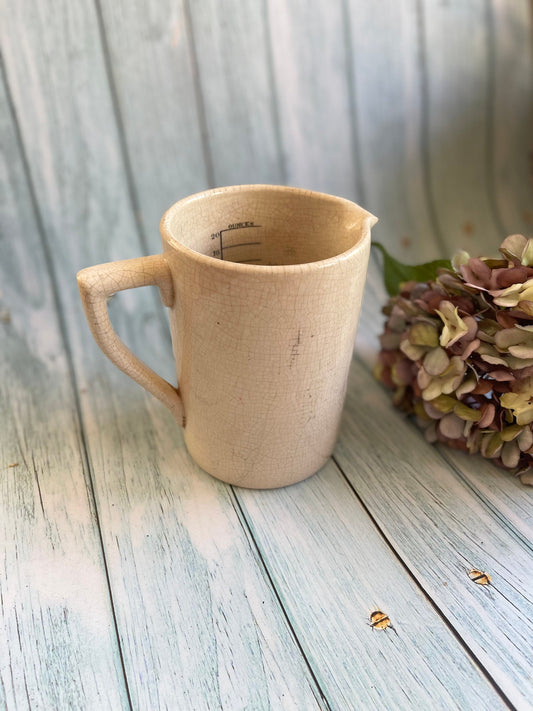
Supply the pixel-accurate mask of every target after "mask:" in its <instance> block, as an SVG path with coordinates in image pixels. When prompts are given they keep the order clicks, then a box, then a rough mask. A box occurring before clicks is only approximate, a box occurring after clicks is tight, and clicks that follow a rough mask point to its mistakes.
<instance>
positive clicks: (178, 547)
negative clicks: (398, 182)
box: [2, 2, 324, 711]
mask: <svg viewBox="0 0 533 711" xmlns="http://www.w3.org/2000/svg"><path fill="white" fill-rule="evenodd" d="M10 9H11V11H12V17H13V18H14V20H12V21H11V28H13V22H15V21H16V32H15V31H14V30H13V29H12V33H13V34H12V36H10V37H6V36H4V37H3V38H2V39H3V42H4V47H5V52H6V63H7V66H8V74H9V76H10V77H11V79H12V80H13V81H14V82H15V83H16V84H17V87H18V90H17V92H16V94H15V103H16V107H17V111H18V115H19V117H20V125H21V130H22V136H23V139H24V144H25V146H26V150H27V152H28V156H29V161H30V165H31V167H32V176H33V179H34V183H35V190H36V196H37V200H38V203H39V205H40V206H41V209H42V211H43V215H45V219H44V224H45V230H46V238H47V241H48V244H49V246H50V253H51V257H52V262H53V271H54V275H55V278H56V280H57V284H58V289H59V295H60V301H61V308H62V310H63V315H64V319H65V324H66V329H67V333H68V335H69V338H70V343H71V348H72V357H73V361H74V368H75V373H76V381H77V385H78V387H79V389H80V397H81V404H82V413H83V422H84V429H85V433H86V439H87V443H88V450H89V458H90V463H91V471H92V476H93V478H94V486H95V493H96V503H97V507H98V511H99V515H100V521H101V527H102V538H103V544H104V550H105V555H106V561H107V566H108V571H109V580H110V587H111V593H112V597H113V604H114V610H115V615H116V619H117V626H118V630H119V638H120V645H121V650H122V654H123V658H124V667H125V672H126V677H127V683H128V689H129V694H130V697H131V700H132V705H133V706H134V707H136V708H162V709H165V708H169V709H173V708H176V707H178V708H180V709H187V708H189V709H192V710H193V711H196V710H197V709H200V708H213V709H214V708H221V707H222V708H226V709H231V710H233V709H235V708H258V709H261V708H269V707H274V708H283V707H286V708H302V709H308V708H323V707H324V705H323V704H322V701H321V700H320V694H319V692H318V691H317V689H316V685H315V683H314V681H313V678H312V675H311V674H310V673H309V671H308V669H307V666H306V663H305V661H304V660H303V658H302V655H301V653H300V652H299V649H298V646H297V644H296V642H295V640H294V638H293V637H292V634H291V631H290V628H289V627H288V625H287V623H286V621H285V619H284V617H283V615H282V614H280V610H279V605H278V602H277V600H276V598H275V595H274V593H273V591H272V589H271V587H270V584H269V581H268V579H266V578H265V577H264V575H263V574H262V571H261V568H260V567H259V566H258V564H257V557H256V554H255V553H254V549H253V548H252V546H251V545H250V542H249V541H248V540H247V539H246V537H244V536H243V534H242V527H241V524H240V523H239V518H238V516H237V513H236V512H235V510H234V507H233V504H232V501H231V497H230V495H229V493H228V491H227V490H226V488H225V487H224V486H223V485H221V484H218V483H217V482H216V481H215V480H213V479H212V478H210V477H208V476H207V475H202V473H201V472H200V471H199V470H197V468H196V467H194V466H193V465H192V464H191V462H190V459H189V458H188V455H186V452H185V449H184V445H183V440H182V437H181V434H180V431H179V430H177V428H176V425H175V422H174V421H173V420H172V419H171V418H170V415H168V416H167V413H166V412H164V411H163V409H162V408H161V406H160V405H159V404H157V403H154V402H152V401H151V400H150V399H148V397H145V395H144V394H143V392H142V391H141V390H140V389H137V387H138V386H136V385H134V384H131V385H130V383H129V382H128V381H127V379H126V378H125V376H124V375H122V374H121V373H119V371H117V370H116V369H115V368H114V367H113V366H111V365H109V366H107V364H105V361H103V360H102V355H101V354H100V353H99V351H98V350H97V348H96V345H95V344H94V343H93V342H92V338H91V336H90V333H89V330H88V329H86V328H81V327H80V324H81V323H83V314H82V311H81V303H80V300H79V296H78V294H77V289H76V285H75V279H74V275H75V272H76V270H77V269H78V268H79V267H80V266H86V265H87V264H90V263H93V262H102V261H109V260H111V259H113V258H114V257H116V256H118V255H119V254H126V256H129V254H131V252H132V251H137V253H139V252H140V249H141V247H140V241H139V237H138V233H136V230H135V224H134V220H133V216H132V213H131V205H130V202H129V197H128V193H127V186H126V178H125V171H124V168H123V164H122V162H121V158H120V153H119V142H118V139H117V133H116V127H115V124H114V123H113V121H114V119H113V114H112V107H111V100H110V96H109V93H106V92H105V91H104V88H105V87H106V84H105V80H104V78H103V76H102V75H103V62H102V58H101V54H100V48H99V44H98V40H97V36H96V32H97V23H96V16H95V14H94V12H93V9H92V6H90V5H88V4H85V3H79V4H76V6H73V5H71V4H69V5H68V6H63V7H62V8H58V7H57V5H54V13H53V15H52V13H51V8H50V7H49V5H48V4H47V3H45V2H42V3H40V5H39V8H38V16H39V17H44V16H48V17H52V16H53V17H54V18H55V19H56V22H49V23H42V24H38V23H36V22H35V21H34V20H33V19H32V18H31V17H26V16H24V14H23V11H24V10H25V11H26V12H29V8H27V7H22V6H21V5H18V4H17V6H16V8H15V7H12V8H10ZM17 13H22V15H21V14H17ZM72 15H74V16H72ZM15 36H16V41H15V39H14V37H15ZM43 47H54V48H55V49H54V51H53V52H51V53H47V52H45V51H44V49H43ZM22 48H25V50H26V51H27V52H28V54H27V55H25V56H24V57H23V56H22V54H21V52H22ZM68 55H73V56H75V57H76V62H73V63H70V64H69V65H68V71H69V72H71V75H70V76H69V80H68V81H66V80H65V81H63V78H64V76H63V73H64V72H65V71H67V70H66V68H65V64H64V61H63V60H64V57H65V56H68ZM23 59H24V61H22V60H23ZM28 68H29V70H28ZM78 82H79V83H81V84H83V85H84V87H85V88H84V92H83V93H82V95H81V98H80V95H79V94H74V93H73V92H72V89H71V87H72V85H76V84H77V83H78ZM106 91H107V89H106ZM80 100H83V102H84V110H85V114H84V116H83V121H80V112H79V111H78V110H77V109H78V102H79V101H80ZM36 104H37V105H40V106H41V107H42V115H40V114H38V113H36V112H35V111H33V110H32V107H33V106H34V105H36ZM52 117H53V118H54V119H55V120H54V121H53V122H52ZM47 121H49V122H50V123H47ZM41 122H42V123H43V126H42V131H41V130H40V128H41V125H40V124H41ZM58 124H59V125H60V126H61V128H62V131H63V133H64V140H60V138H61V137H60V136H59V134H58V133H56V131H57V130H58V129H57V125H58ZM95 125H98V126H99V128H100V129H101V130H99V131H94V130H93V127H94V126H95ZM47 131H49V136H48V138H49V139H50V140H48V141H47V140H46V138H47V136H46V132H47ZM41 139H43V140H44V144H43V143H42V142H41ZM53 139H54V140H53ZM80 146H83V147H84V153H83V161H81V166H80V153H79V151H80ZM75 226H77V227H76V229H75V231H74V232H73V230H74V228H75ZM65 235H69V239H66V238H65ZM128 253H129V254H128ZM119 298H120V300H121V303H120V308H119V309H117V310H116V312H115V317H114V323H115V324H116V327H117V330H118V332H119V333H120V334H121V335H122V336H124V338H125V340H126V342H128V343H130V344H132V346H133V349H134V350H135V352H136V353H138V354H139V356H140V357H142V358H143V359H144V360H150V358H154V355H155V356H156V358H157V362H158V366H157V367H158V371H159V372H165V367H166V368H167V369H168V370H170V369H171V367H172V366H171V349H170V344H169V343H168V334H166V333H163V331H162V328H161V325H160V321H159V317H158V316H157V315H156V314H157V313H158V311H159V309H160V308H161V307H160V305H158V306H157V307H155V306H154V301H153V300H152V299H150V298H146V297H145V298H144V299H139V300H137V301H128V300H123V299H122V298H121V297H119ZM117 300H118V299H117ZM154 343H155V344H156V345H155V348H154V347H153V346H152V347H151V345H150V344H154ZM154 350H155V354H154ZM287 669H290V670H291V673H290V674H287Z"/></svg>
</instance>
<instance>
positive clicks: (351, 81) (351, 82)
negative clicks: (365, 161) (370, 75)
mask: <svg viewBox="0 0 533 711" xmlns="http://www.w3.org/2000/svg"><path fill="white" fill-rule="evenodd" d="M342 16H343V20H344V36H343V41H344V44H345V46H346V57H347V62H346V74H347V77H346V78H347V81H348V101H349V104H350V113H351V116H350V122H349V123H350V134H351V136H350V137H351V141H352V146H353V151H354V155H353V156H351V157H352V160H353V163H354V170H355V189H356V199H357V200H358V201H359V202H360V203H361V205H366V204H367V196H366V188H365V181H364V176H363V169H362V166H361V149H360V136H359V128H358V119H357V115H358V101H357V97H356V92H355V84H356V82H355V73H354V70H353V66H354V61H355V56H354V50H353V38H352V32H351V30H350V22H349V9H348V0H342Z"/></svg>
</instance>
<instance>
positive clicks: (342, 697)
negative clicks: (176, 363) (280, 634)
mask: <svg viewBox="0 0 533 711" xmlns="http://www.w3.org/2000/svg"><path fill="white" fill-rule="evenodd" d="M354 451H356V450H354V449H352V450H351V452H350V454H351V455H352V456H353V453H354ZM237 495H238V498H239V500H240V501H241V503H242V505H243V508H244V510H245V516H246V518H247V520H248V521H249V524H250V528H251V530H252V533H253V535H254V538H255V539H256V540H257V541H258V543H259V546H260V549H261V553H262V556H263V559H264V560H265V563H266V565H267V566H268V567H269V570H270V575H271V576H272V579H273V580H274V583H275V585H276V588H277V590H278V594H279V595H280V598H281V600H282V603H283V605H284V606H285V607H286V609H287V611H288V614H289V616H290V619H291V623H292V626H293V628H294V629H295V632H296V634H297V636H298V638H299V640H300V643H301V645H302V647H303V649H304V652H305V654H306V656H307V657H308V659H309V660H310V662H311V664H312V665H313V667H314V668H315V670H316V675H317V679H318V682H319V684H320V686H321V688H322V689H323V690H324V692H325V694H326V697H327V698H328V700H329V702H330V705H331V708H335V709H343V710H346V711H348V710H351V709H354V710H355V709H360V708H372V709H393V708H394V709H412V708H414V707H416V706H418V707H420V708H435V709H467V708H478V707H480V708H486V709H489V708H492V707H496V708H505V704H503V703H502V701H501V699H500V698H499V696H498V694H497V693H496V692H495V691H494V689H493V688H492V686H491V685H490V683H489V682H488V681H487V680H486V678H485V677H484V676H483V674H482V673H481V672H480V670H479V669H478V668H477V666H476V665H475V664H474V663H473V662H472V660H471V659H470V657H469V655H468V653H467V652H466V651H465V650H464V649H463V647H462V646H461V644H460V643H459V642H458V640H457V639H456V638H455V637H454V635H453V634H452V633H451V632H450V630H449V629H448V627H447V626H446V624H445V623H444V622H443V620H442V619H441V618H440V616H439V614H438V613H437V612H436V611H435V609H434V608H433V606H432V605H431V603H430V602H429V601H428V599H427V598H426V597H425V596H424V595H423V594H422V593H421V592H420V591H419V590H418V589H417V588H416V587H415V586H413V584H412V580H411V579H410V577H409V575H408V574H407V573H406V572H405V570H404V569H403V567H402V565H401V563H400V562H399V561H398V560H397V559H396V557H395V555H394V554H393V553H392V551H391V550H390V548H389V547H388V546H387V545H386V543H385V542H384V540H383V539H382V538H381V536H380V535H379V534H378V532H377V530H376V528H375V527H374V525H373V524H372V522H371V520H370V519H369V517H368V514H367V512H366V511H365V510H364V508H363V506H362V505H361V504H360V503H359V502H358V501H357V499H356V498H355V497H354V495H353V492H352V491H351V489H350V487H349V486H348V484H347V482H346V480H345V479H344V478H343V477H342V475H341V474H340V472H339V471H338V469H337V467H336V466H335V465H334V463H333V462H330V463H329V464H328V465H326V467H324V468H323V469H322V470H321V472H320V473H318V474H316V475H315V476H313V477H312V478H311V479H308V480H307V481H305V482H303V483H301V484H296V485H294V486H291V487H288V488H286V489H278V490H273V491H262V492H257V491H251V490H237ZM376 609H377V610H383V611H384V612H385V613H386V614H387V615H388V616H389V617H390V620H391V622H392V624H393V626H394V630H395V631H393V630H390V629H388V630H377V629H372V627H371V626H370V624H369V616H370V614H371V613H372V612H373V611H375V610H376ZM451 660H453V663H452V664H450V662H451ZM478 705H479V706H478Z"/></svg>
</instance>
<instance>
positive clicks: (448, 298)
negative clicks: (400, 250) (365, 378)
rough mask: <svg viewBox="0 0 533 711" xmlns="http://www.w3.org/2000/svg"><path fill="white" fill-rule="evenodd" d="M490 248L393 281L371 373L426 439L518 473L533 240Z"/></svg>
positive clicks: (529, 440) (528, 447)
mask: <svg viewBox="0 0 533 711" xmlns="http://www.w3.org/2000/svg"><path fill="white" fill-rule="evenodd" d="M381 249H383V248H381ZM500 253H501V258H496V259H494V258H490V257H479V258H477V257H470V255H469V254H468V253H466V252H464V251H461V252H458V253H457V254H456V255H455V256H454V258H453V259H452V261H451V262H450V263H448V264H446V263H445V262H442V261H441V262H437V263H432V264H433V265H435V266H436V268H435V269H434V275H433V277H432V278H430V279H428V280H427V281H424V282H421V281H417V280H408V281H403V282H402V283H401V284H400V287H399V293H397V294H396V295H394V296H391V298H390V299H389V301H388V303H387V304H386V305H385V307H384V308H383V313H384V314H385V315H386V316H387V321H386V323H385V330H384V332H383V334H382V335H381V337H380V342H381V351H380V353H379V356H378V362H377V364H376V367H375V375H376V377H377V378H378V380H380V381H381V382H382V383H384V385H386V386H387V387H388V388H390V389H391V390H392V391H393V401H394V403H395V404H396V405H397V406H398V407H399V408H401V409H402V410H403V411H404V412H406V413H409V414H413V415H414V416H415V417H416V421H417V423H418V424H419V425H420V426H421V427H422V428H423V429H424V431H425V436H426V438H427V439H428V440H429V441H431V442H436V441H439V442H444V443H446V444H447V445H449V446H451V447H454V448H457V449H463V450H465V451H467V452H470V453H471V454H474V453H480V454H481V455H482V456H484V457H486V458H488V459H492V460H493V461H494V462H495V463H497V464H499V465H500V466H502V467H504V468H506V469H509V470H511V471H513V472H515V473H516V474H520V475H521V474H524V473H525V472H526V471H527V470H528V469H529V468H530V467H533V239H528V238H526V237H524V236H523V235H511V236H510V237H507V239H505V240H504V241H503V243H502V244H501V246H500ZM386 259H388V260H391V258H390V257H389V255H387V257H386ZM391 261H394V260H391ZM389 263H390V262H389ZM395 264H396V263H395ZM385 266H386V267H387V264H386V265H385ZM396 266H397V274H398V275H400V276H401V274H402V273H403V274H408V275H411V274H412V275H415V274H416V268H413V267H403V265H396ZM423 266H424V267H425V268H426V271H425V272H423V273H424V278H427V276H426V275H427V273H428V272H427V267H428V266H429V265H423ZM390 283H391V282H390V279H389V282H388V283H387V287H388V288H389V291H390V290H391V289H390ZM522 480H523V481H526V480H527V481H531V475H530V474H529V475H527V476H526V477H523V478H522Z"/></svg>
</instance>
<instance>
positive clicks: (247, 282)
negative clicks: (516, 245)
mask: <svg viewBox="0 0 533 711" xmlns="http://www.w3.org/2000/svg"><path fill="white" fill-rule="evenodd" d="M375 221H376V218H375V217H373V216H372V215H370V214H369V213H368V212H366V211H365V210H363V209H362V208H361V207H359V206H358V205H356V204H354V203H352V202H350V201H347V200H344V199H342V198H337V197H333V196H329V195H324V194H321V193H313V192H309V191H303V190H298V189H296V188H286V187H278V186H262V185H253V186H237V187H231V188H220V189H215V190H210V191H206V192H204V193H199V194H197V195H193V196H191V197H189V198H186V199H185V200H182V201H180V202H178V203H176V204H175V205H173V206H172V207H171V208H170V209H169V210H168V211H167V212H166V213H165V215H164V216H163V219H162V221H161V235H162V241H163V254H162V255H155V256H150V257H141V258H139V259H131V260H125V261H120V262H113V263H110V264H104V265H99V266H95V267H90V268H88V269H84V270H82V271H81V272H80V273H79V275H78V283H79V287H80V293H81V296H82V301H83V304H84V308H85V312H86V315H87V320H88V322H89V325H90V327H91V331H92V333H93V336H94V338H95V340H96V342H97V343H98V345H99V346H100V348H101V349H102V350H103V352H104V353H105V354H106V355H107V356H108V357H109V358H110V359H111V360H112V361H113V363H115V365H117V366H118V367H119V368H120V369H121V370H123V371H124V372H125V373H127V374H128V375H130V376H131V377H132V378H133V379H134V380H136V381H137V382H138V383H140V384H141V385H142V386H143V387H145V388H146V389H147V390H148V391H150V392H151V393H152V394H153V395H155V396H156V397H157V398H159V400H161V401H162V402H163V403H164V404H165V405H166V406H167V407H168V408H169V409H170V410H171V411H172V413H173V415H174V416H175V418H176V419H177V421H178V423H179V424H180V425H182V426H183V427H184V436H185V442H186V445H187V448H188V450H189V453H190V454H191V456H192V457H193V458H194V459H195V460H196V462H197V463H198V464H199V465H200V466H201V467H202V468H203V469H205V470H206V471H207V472H209V473H210V474H212V475H214V476H215V477H217V478H219V479H222V480H223V481H226V482H228V483H232V484H237V485H240V486H245V487H251V488H273V487H278V486H284V485H288V484H292V483H295V482H297V481H300V480H302V479H304V478H306V477H308V476H310V475H311V474H313V473H314V472H316V471H317V470H318V469H320V468H321V467H322V466H323V465H324V464H325V463H326V461H327V459H328V458H329V456H330V455H331V452H332V449H333V447H334V444H335V441H336V439H337V433H338V428H339V423H340V416H341V412H342V406H343V402H344V396H345V391H346V382H347V377H348V371H349V367H350V362H351V358H352V352H353V347H354V342H355V334H356V328H357V322H358V317H359V312H360V307H361V300H362V295H363V288H364V283H365V276H366V268H367V263H368V255H369V250H370V228H371V226H372V225H373V224H374V223H375ZM149 284H153V285H156V286H158V287H159V289H160V292H161V296H162V300H163V303H164V304H165V305H166V306H167V307H169V309H170V326H171V332H172V343H173V349H174V356H175V360H176V370H177V379H178V386H179V387H178V388H177V389H176V388H175V387H173V386H172V385H170V383H168V382H166V381H165V380H163V379H162V378H161V377H159V376H158V375H157V374H156V373H154V372H153V371H152V370H151V369H150V368H148V366H146V365H145V364H144V363H142V362H141V361H140V360H139V359H138V358H137V357H136V356H134V355H133V354H132V353H131V351H129V349H127V348H126V346H125V345H124V344H123V343H122V342H121V341H120V339H119V338H118V336H117V335H116V334H115V332H114V331H113V329H112V327H111V324H110V321H109V316H108V313H107V306H106V299H107V298H108V297H109V296H110V295H111V294H113V293H115V292H117V291H120V290H123V289H130V288H134V287H138V286H146V285H149Z"/></svg>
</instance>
